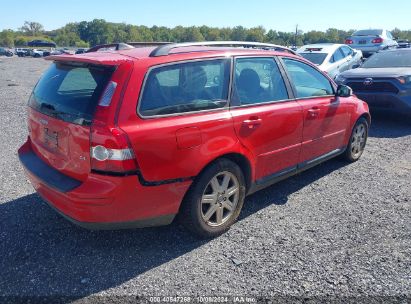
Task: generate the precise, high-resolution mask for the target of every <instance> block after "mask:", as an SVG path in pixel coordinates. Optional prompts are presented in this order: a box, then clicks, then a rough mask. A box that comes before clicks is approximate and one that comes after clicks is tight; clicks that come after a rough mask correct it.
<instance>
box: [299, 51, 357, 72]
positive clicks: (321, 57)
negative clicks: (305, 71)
mask: <svg viewBox="0 0 411 304" xmlns="http://www.w3.org/2000/svg"><path fill="white" fill-rule="evenodd" d="M297 53H298V54H299V55H301V56H302V57H304V58H305V59H307V60H309V61H311V62H312V63H314V64H315V65H317V66H318V68H319V69H320V70H321V71H324V72H326V73H327V74H328V75H329V76H330V77H331V78H335V77H336V76H337V75H338V74H340V73H342V72H344V71H346V70H349V69H351V68H352V67H353V66H358V65H360V64H361V63H362V57H363V56H362V52H361V51H359V50H354V49H352V48H351V47H349V46H347V45H344V44H331V43H321V44H310V45H305V46H303V47H301V48H299V49H298V50H297Z"/></svg>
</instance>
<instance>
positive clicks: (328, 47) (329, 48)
mask: <svg viewBox="0 0 411 304" xmlns="http://www.w3.org/2000/svg"><path fill="white" fill-rule="evenodd" d="M341 46H345V44H338V43H316V44H307V45H304V46H302V47H301V48H299V49H298V50H297V53H330V52H333V51H335V50H336V49H338V48H339V47H341ZM308 49H312V50H311V51H310V50H308Z"/></svg>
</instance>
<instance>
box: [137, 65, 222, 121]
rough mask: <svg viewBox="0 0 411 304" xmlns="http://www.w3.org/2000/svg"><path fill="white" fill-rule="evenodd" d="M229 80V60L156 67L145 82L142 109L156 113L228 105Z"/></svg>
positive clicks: (145, 113) (145, 114)
mask: <svg viewBox="0 0 411 304" xmlns="http://www.w3.org/2000/svg"><path fill="white" fill-rule="evenodd" d="M229 80H230V60H229V59H217V60H206V61H195V62H194V61H193V62H185V63H179V64H173V65H167V66H163V67H158V68H154V69H152V70H151V71H150V72H149V74H148V76H147V79H146V81H145V86H144V89H143V94H142V96H141V100H140V106H139V112H140V114H141V115H143V116H155V115H167V114H177V113H185V112H193V111H201V110H211V109H217V108H222V107H224V106H226V105H227V100H228V86H229Z"/></svg>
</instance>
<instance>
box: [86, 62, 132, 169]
mask: <svg viewBox="0 0 411 304" xmlns="http://www.w3.org/2000/svg"><path fill="white" fill-rule="evenodd" d="M131 67H132V64H131V63H130V62H125V63H122V64H121V65H120V66H118V67H117V68H116V70H115V72H114V74H113V76H112V78H111V81H109V82H108V84H107V86H106V88H105V89H104V92H103V93H102V95H101V97H100V100H99V103H98V105H97V107H96V111H95V113H94V117H93V122H92V124H91V135H90V156H91V157H90V158H91V169H92V170H94V171H98V172H102V173H112V174H128V173H135V172H136V170H137V169H138V164H137V161H136V158H135V155H134V152H133V149H132V148H131V144H130V141H129V139H128V137H127V134H126V133H125V132H124V131H123V130H122V129H120V128H119V127H118V126H117V125H116V123H115V121H116V113H117V109H118V108H119V105H120V104H121V99H122V97H121V91H122V87H121V86H120V85H118V84H120V83H122V84H124V85H126V84H127V82H128V78H129V75H130V71H131Z"/></svg>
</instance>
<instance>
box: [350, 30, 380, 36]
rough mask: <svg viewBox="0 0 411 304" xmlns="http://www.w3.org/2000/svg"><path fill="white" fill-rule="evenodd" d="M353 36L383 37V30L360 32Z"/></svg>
mask: <svg viewBox="0 0 411 304" xmlns="http://www.w3.org/2000/svg"><path fill="white" fill-rule="evenodd" d="M352 35H353V36H378V35H382V30H360V31H356V32H354V33H353V34H352Z"/></svg>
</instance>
